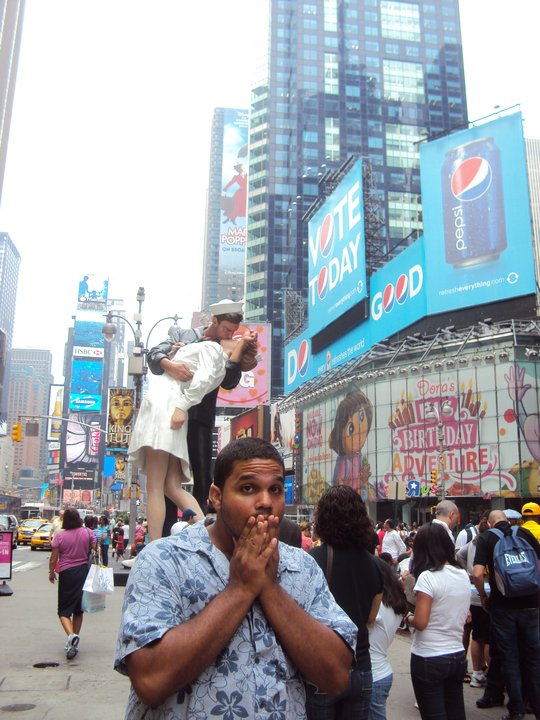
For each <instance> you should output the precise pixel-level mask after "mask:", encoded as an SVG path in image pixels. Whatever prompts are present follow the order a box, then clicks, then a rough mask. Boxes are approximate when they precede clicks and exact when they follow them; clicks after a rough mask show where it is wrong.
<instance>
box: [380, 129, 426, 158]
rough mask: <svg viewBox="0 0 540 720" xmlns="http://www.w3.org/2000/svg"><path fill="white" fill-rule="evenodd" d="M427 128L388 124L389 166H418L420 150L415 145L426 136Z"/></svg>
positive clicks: (387, 155)
mask: <svg viewBox="0 0 540 720" xmlns="http://www.w3.org/2000/svg"><path fill="white" fill-rule="evenodd" d="M425 135H426V129H425V128H423V127H416V126H415V125H393V124H390V123H389V124H387V125H386V162H387V164H388V166H389V167H398V168H418V166H419V151H418V146H417V145H415V143H417V142H418V141H419V140H420V139H421V138H422V137H425Z"/></svg>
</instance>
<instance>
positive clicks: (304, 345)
mask: <svg viewBox="0 0 540 720" xmlns="http://www.w3.org/2000/svg"><path fill="white" fill-rule="evenodd" d="M308 367H309V340H307V339H304V340H302V341H301V342H300V344H299V345H298V348H294V347H293V348H291V349H290V350H289V351H288V352H287V378H286V385H287V386H290V385H291V384H292V383H294V382H295V380H296V379H297V377H298V376H300V377H301V378H304V377H305V376H306V374H307V371H308Z"/></svg>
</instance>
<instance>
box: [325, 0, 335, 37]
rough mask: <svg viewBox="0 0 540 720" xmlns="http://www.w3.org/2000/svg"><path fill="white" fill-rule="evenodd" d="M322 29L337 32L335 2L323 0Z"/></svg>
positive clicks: (333, 0)
mask: <svg viewBox="0 0 540 720" xmlns="http://www.w3.org/2000/svg"><path fill="white" fill-rule="evenodd" d="M324 29H325V31H327V32H337V29H338V28H337V0H324Z"/></svg>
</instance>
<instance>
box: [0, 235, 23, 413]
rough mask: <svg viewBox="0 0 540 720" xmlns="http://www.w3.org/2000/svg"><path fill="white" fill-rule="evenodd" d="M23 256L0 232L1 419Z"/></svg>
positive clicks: (5, 395)
mask: <svg viewBox="0 0 540 720" xmlns="http://www.w3.org/2000/svg"><path fill="white" fill-rule="evenodd" d="M20 263H21V256H20V255H19V251H18V250H17V248H16V247H15V245H14V243H13V241H12V240H11V238H10V237H9V235H8V234H7V233H0V421H2V420H5V417H6V410H7V391H5V389H6V388H7V387H8V384H9V359H10V354H11V343H12V338H13V323H14V320H15V306H16V303H17V282H18V279H19V265H20Z"/></svg>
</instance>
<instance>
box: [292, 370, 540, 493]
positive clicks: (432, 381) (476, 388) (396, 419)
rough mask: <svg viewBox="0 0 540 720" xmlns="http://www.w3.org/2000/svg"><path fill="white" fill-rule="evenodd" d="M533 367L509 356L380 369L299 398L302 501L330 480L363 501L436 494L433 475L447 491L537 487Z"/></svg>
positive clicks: (539, 426)
mask: <svg viewBox="0 0 540 720" xmlns="http://www.w3.org/2000/svg"><path fill="white" fill-rule="evenodd" d="M537 372H538V369H537V367H536V364H535V363H530V362H516V363H511V362H509V363H501V364H497V365H494V364H493V365H480V366H478V367H466V368H463V369H460V370H459V371H458V370H453V371H444V370H441V371H440V372H436V371H435V372H433V373H432V374H426V375H422V376H418V377H414V376H411V375H409V376H407V377H404V378H402V377H395V378H388V377H386V378H385V379H384V380H381V381H379V382H373V383H371V384H370V385H369V386H367V385H366V386H363V387H354V386H350V387H349V388H348V389H346V390H345V391H343V392H341V393H339V394H336V395H335V396H332V397H329V398H325V399H324V400H321V401H319V402H316V403H313V404H312V405H309V406H308V407H307V408H306V409H304V410H303V411H302V443H303V445H302V455H303V458H304V463H303V478H302V495H303V502H305V503H306V504H308V505H314V504H315V503H316V502H317V500H318V498H319V497H320V495H321V493H322V492H323V491H324V490H325V489H326V488H328V487H330V486H331V485H339V484H346V485H350V486H351V487H354V488H356V489H357V490H358V492H359V493H360V494H361V496H362V498H363V499H364V500H365V501H367V502H370V501H374V500H386V499H393V498H394V494H393V493H394V492H397V495H398V497H399V498H400V499H402V498H404V499H406V500H409V501H411V500H414V499H418V498H421V497H426V496H430V497H436V495H437V491H439V492H440V490H441V485H442V484H443V483H444V490H445V494H446V496H448V497H456V498H458V497H482V498H485V499H490V498H492V497H540V472H539V470H540V441H539V438H540V421H539V418H540V406H539V393H538V383H539V381H540V378H538V377H537V375H536V373H537ZM432 407H434V408H435V411H431V408H432ZM443 408H446V411H445V412H444V411H443ZM437 413H438V417H439V418H442V433H443V441H442V451H441V442H440V437H439V427H438V426H439V421H438V420H437ZM441 470H442V473H441ZM433 471H435V472H436V473H437V475H436V477H435V479H433V477H432V472H433ZM389 488H390V493H389Z"/></svg>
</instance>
